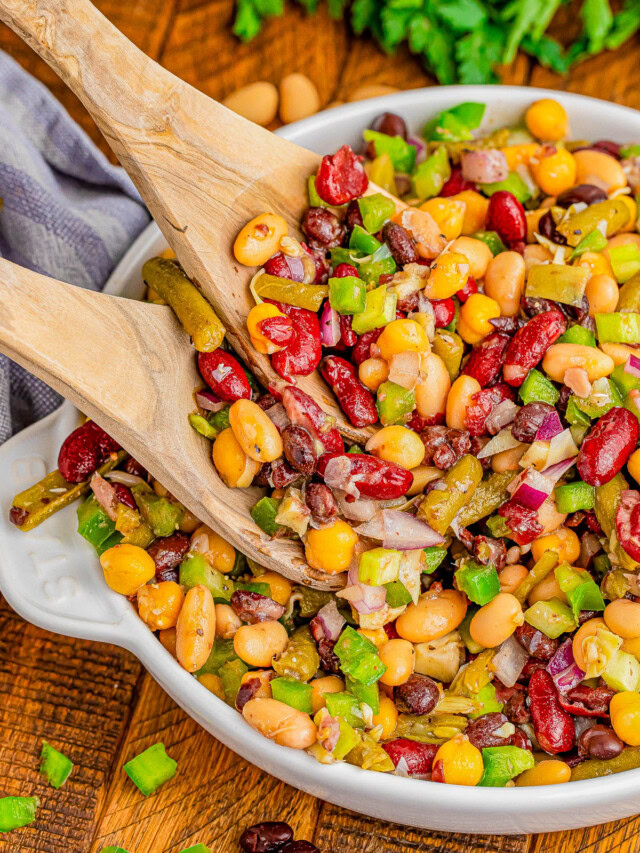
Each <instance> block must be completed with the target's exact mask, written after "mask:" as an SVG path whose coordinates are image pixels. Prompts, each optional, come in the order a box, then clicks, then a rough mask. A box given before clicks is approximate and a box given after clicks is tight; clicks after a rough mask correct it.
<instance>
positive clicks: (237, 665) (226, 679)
mask: <svg viewBox="0 0 640 853" xmlns="http://www.w3.org/2000/svg"><path fill="white" fill-rule="evenodd" d="M247 672H249V667H248V666H247V665H246V663H245V662H244V661H243V660H240V658H235V659H234V660H230V661H227V662H226V663H223V664H222V666H221V667H220V669H219V670H218V676H219V678H220V681H221V682H222V686H223V688H224V697H225V701H226V703H227V705H231V707H232V708H235V706H236V696H237V695H238V691H239V690H240V685H241V684H242V676H243V675H244V674H245V673H247Z"/></svg>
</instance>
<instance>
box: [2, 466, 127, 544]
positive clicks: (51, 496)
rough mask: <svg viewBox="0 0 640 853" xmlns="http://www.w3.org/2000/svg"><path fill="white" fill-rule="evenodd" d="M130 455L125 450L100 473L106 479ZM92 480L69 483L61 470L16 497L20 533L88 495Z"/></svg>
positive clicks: (13, 510)
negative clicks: (107, 474)
mask: <svg viewBox="0 0 640 853" xmlns="http://www.w3.org/2000/svg"><path fill="white" fill-rule="evenodd" d="M128 456H129V454H128V453H127V452H126V451H125V450H121V451H120V452H119V453H118V454H116V455H114V456H113V457H112V458H111V459H108V460H107V461H106V462H105V463H104V464H103V465H101V466H100V467H99V468H98V474H101V475H102V476H104V475H105V474H106V473H107V472H108V471H112V470H113V469H114V468H115V467H116V466H117V465H120V464H121V463H122V462H124V460H125V459H127V457H128ZM90 480H91V477H89V478H88V479H86V480H83V481H82V482H81V483H69V482H67V480H65V478H64V477H63V476H62V474H61V473H60V471H58V469H56V470H55V471H51V473H50V474H47V475H46V476H45V477H43V478H42V480H40V482H39V483H36V484H35V485H33V486H30V487H29V488H28V489H25V491H24V492H20V494H18V495H16V496H15V498H14V499H13V504H12V506H11V512H10V517H11V520H12V521H13V522H14V524H16V527H18V528H19V529H20V530H24V531H27V530H33V528H34V527H37V526H38V525H39V524H42V522H43V521H45V520H46V519H47V518H49V516H51V515H53V514H54V513H55V512H58V510H60V509H64V508H65V507H66V506H69V505H70V504H72V503H73V502H74V501H76V500H78V498H81V497H82V496H83V495H86V494H87V492H88V491H89V482H90ZM14 519H15V521H14ZM16 522H17V523H16Z"/></svg>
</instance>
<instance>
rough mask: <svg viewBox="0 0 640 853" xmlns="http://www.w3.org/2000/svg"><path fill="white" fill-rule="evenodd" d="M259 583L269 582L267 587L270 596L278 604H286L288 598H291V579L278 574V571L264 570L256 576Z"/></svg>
mask: <svg viewBox="0 0 640 853" xmlns="http://www.w3.org/2000/svg"><path fill="white" fill-rule="evenodd" d="M258 580H259V581H260V583H266V584H269V589H270V590H271V598H273V600H274V601H277V602H278V604H282V605H283V606H286V605H287V603H288V601H289V599H290V598H291V589H292V586H291V581H290V580H289V579H288V578H285V577H284V575H280V574H278V572H265V573H264V574H262V575H260V577H259V578H258Z"/></svg>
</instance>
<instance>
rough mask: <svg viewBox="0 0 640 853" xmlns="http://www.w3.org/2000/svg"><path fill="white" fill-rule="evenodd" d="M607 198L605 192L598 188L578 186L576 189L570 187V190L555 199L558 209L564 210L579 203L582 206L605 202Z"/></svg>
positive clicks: (584, 185)
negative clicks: (562, 208)
mask: <svg viewBox="0 0 640 853" xmlns="http://www.w3.org/2000/svg"><path fill="white" fill-rule="evenodd" d="M607 198H608V196H607V194H606V192H605V191H604V190H602V189H600V187H596V186H594V185H593V184H578V186H577V187H571V189H569V190H565V191H564V192H563V193H560V195H559V196H558V198H557V199H556V204H557V205H558V207H564V208H565V209H566V208H568V207H571V205H572V204H580V203H581V202H583V203H584V204H596V203H597V202H599V201H606V200H607Z"/></svg>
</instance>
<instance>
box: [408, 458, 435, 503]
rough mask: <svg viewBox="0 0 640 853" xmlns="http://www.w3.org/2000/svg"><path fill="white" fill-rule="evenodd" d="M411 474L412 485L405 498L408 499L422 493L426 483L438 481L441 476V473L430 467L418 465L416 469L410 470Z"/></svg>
mask: <svg viewBox="0 0 640 853" xmlns="http://www.w3.org/2000/svg"><path fill="white" fill-rule="evenodd" d="M411 473H412V474H413V483H412V484H411V488H410V489H409V491H408V492H407V497H409V498H411V497H413V496H414V495H419V494H420V493H421V492H423V491H424V487H425V486H426V485H427V484H428V483H431V482H433V480H439V479H440V477H441V476H442V471H441V470H440V469H439V468H435V467H433V466H432V465H418V467H417V468H413V469H412V470H411Z"/></svg>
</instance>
